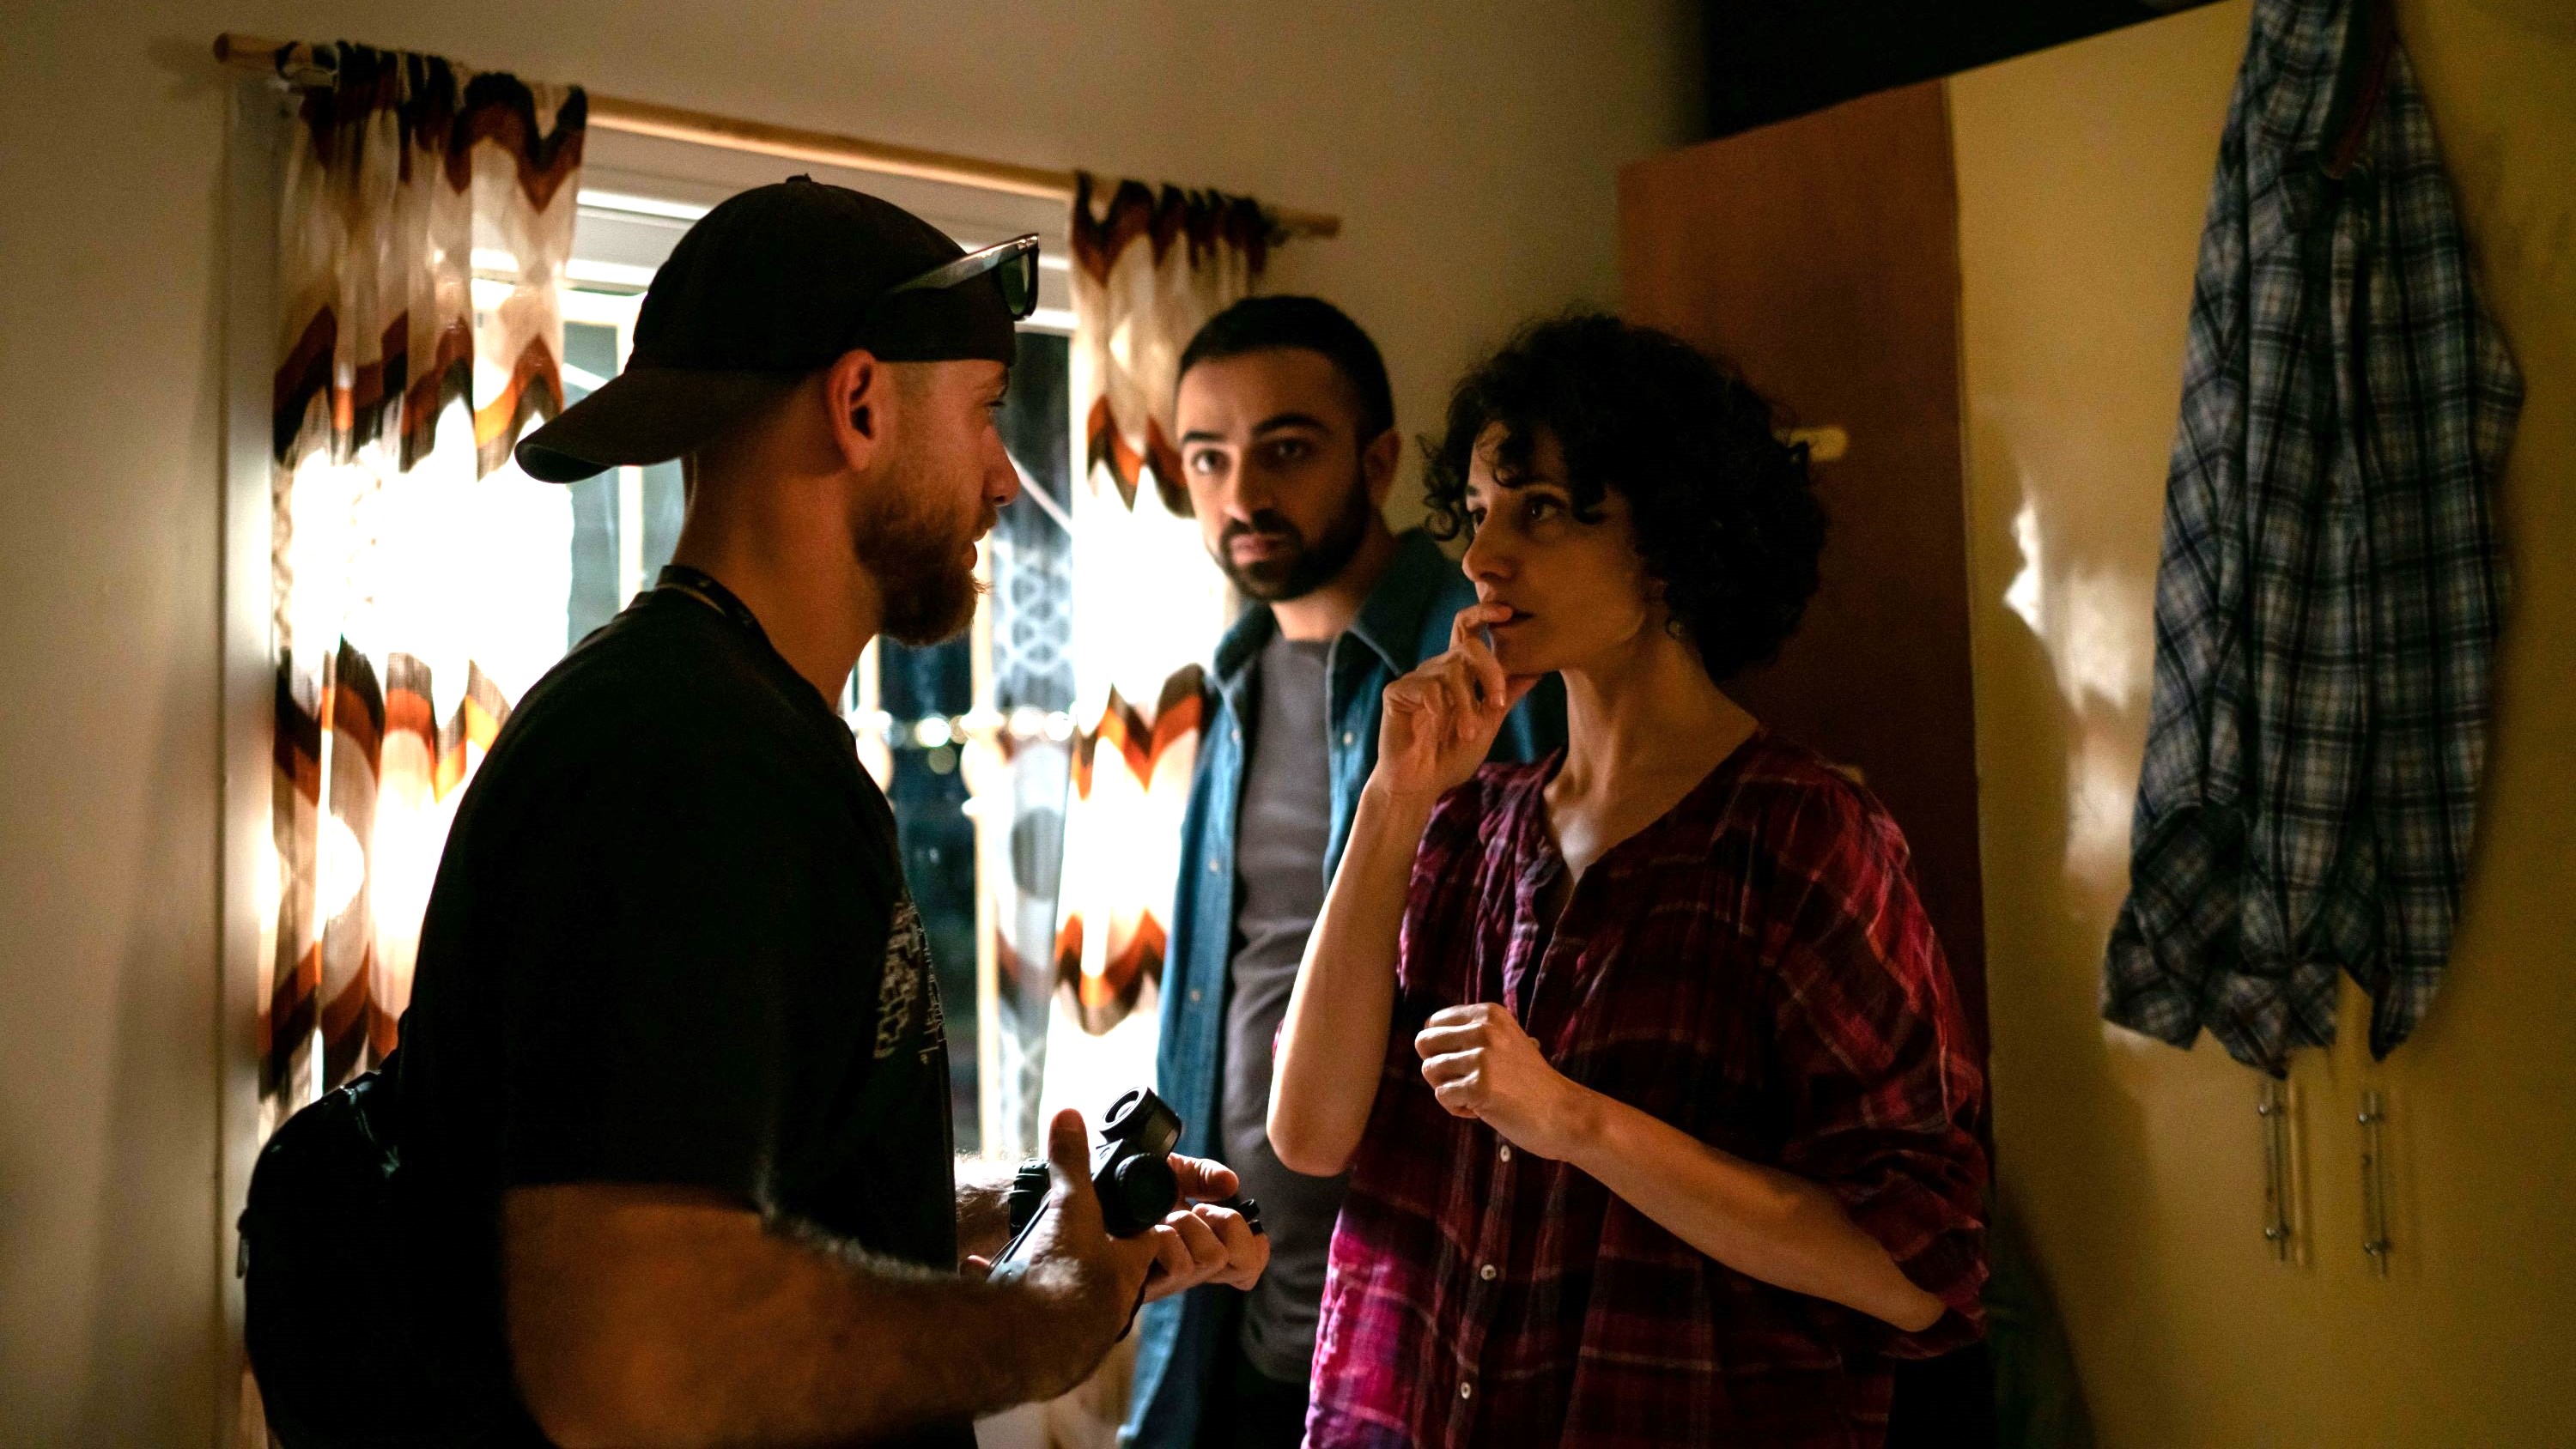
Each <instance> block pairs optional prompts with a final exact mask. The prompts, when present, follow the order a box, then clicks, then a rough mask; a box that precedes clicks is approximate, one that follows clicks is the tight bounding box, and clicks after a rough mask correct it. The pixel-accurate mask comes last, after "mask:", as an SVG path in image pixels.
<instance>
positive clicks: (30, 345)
mask: <svg viewBox="0 0 2576 1449" xmlns="http://www.w3.org/2000/svg"><path fill="white" fill-rule="evenodd" d="M1399 10H1400V12H1401V13H1399ZM1695 11H1696V6H1694V5H1691V4H1689V3H1687V0H1615V3H1589V4H1587V3H1581V0H1482V3H1476V4H1472V5H1470V4H1465V3H1451V4H1448V5H1445V6H1442V7H1439V9H1438V12H1437V13H1431V11H1430V7H1422V6H1408V7H1392V6H1373V5H1362V4H1338V5H1337V4H1309V5H1297V6H1288V5H1276V4H1260V3H1248V0H1196V3H1190V4H1170V3H1156V0H1129V3H1118V4H1092V5H1082V6H1072V5H1037V4H1027V3H1009V4H985V5H979V6H969V5H966V4H963V3H957V0H949V3H939V0H901V3H892V4H880V5H872V6H867V7H860V6H852V5H840V6H834V5H826V4H821V3H808V4H801V5H800V4H794V3H789V0H726V3H722V4H686V5H684V4H680V3H676V0H661V3H657V4H650V5H647V4H637V3H632V0H629V3H624V4H610V3H603V0H569V3H559V4H552V5H548V4H531V3H528V0H452V3H448V4H443V5H439V6H434V7H425V8H399V7H382V6H366V7H361V6H358V5H354V4H338V5H325V4H283V3H277V0H231V3H228V4H224V5H212V4H197V3H169V4H159V5H142V4H120V5H115V6H108V5H99V4H86V5H75V4H65V3H55V0H16V3H13V4H11V5H10V6H9V7H8V10H7V14H6V18H5V19H0V1442H7V1443H10V1444H47V1445H53V1444H74V1443H95V1444H115V1445H143V1444H181V1443H206V1442H209V1441H210V1440H211V1439H212V1438H213V1437H214V1435H215V1419H216V1416H217V1408H216V1405H217V1404H218V1402H219V1394H218V1383H219V1381H220V1380H221V1379H222V1378H223V1377H224V1376H225V1375H226V1374H227V1373H228V1372H229V1371H230V1361H229V1358H228V1350H227V1349H226V1348H225V1347H224V1338H223V1330H222V1327H221V1323H220V1311H219V1308H218V1303H219V1301H220V1300H219V1296H218V1293H217V1286H218V1284H219V1282H220V1281H221V1280H220V1276H219V1275H220V1274H221V1273H222V1272H223V1271H225V1267H224V1265H222V1264H221V1263H220V1261H219V1260H220V1257H221V1253H222V1251H223V1250H222V1247H221V1243H222V1241H223V1238H222V1235H220V1234H219V1233H218V1231H217V1223H216V1218H217V1205H216V1198H217V1190H216V1187H215V1168H216V1146H215V1132H216V1121H215V1082H216V1065H215V1061H216V1043H217V1033H218V1031H219V1030H220V1029H221V1023H219V1021H218V1020H217V1010H216V1004H215V1003H216V986H217V976H216V967H215V930H216V909H217V901H216V888H217V876H216V855H217V846H218V829H217V819H216V811H217V775H218V762H217V749H218V739H217V708H216V706H217V701H216V690H217V686H218V680H217V631H218V625H219V618H220V605H221V599H220V597H219V588H218V578H219V571H218V552H217V550H218V544H219V536H218V535H219V526H220V519H219V505H220V502H221V493H220V488H219V480H220V473H219V451H220V449H221V447H222V437H221V431H222V414H221V408H220V406H219V402H220V398H221V396H222V393H221V386H220V384H221V378H220V374H219V368H218V357H219V355H220V348H221V345H222V338H221V336H220V328H221V324H222V310H221V307H220V305H219V298H220V295H221V286H220V279H221V277H222V275H223V273H222V260H221V258H220V256H219V255H218V243H219V241H220V238H221V222H222V216H221V197H222V192H221V183H222V159H223V157H222V133H223V116H224V109H225V102H226V96H227V91H228V87H229V86H230V85H231V84H232V81H231V79H230V78H229V76H227V75H226V74H225V73H222V72H220V71H218V70H217V69H216V68H215V67H214V65H213V64H212V62H211V61H210V60H209V59H208V58H207V45H208V42H209V41H211V39H212V38H213V36H214V34H215V33H216V32H217V31H219V30H224V29H233V30H239V31H244V32H248V33H253V34H265V35H274V36H287V37H305V38H313V39H338V38H348V39H356V40H365V41H369V42H373V43H377V44H386V45H400V46H408V47H414V48H419V49H426V50H434V51H439V52H442V53H445V54H449V55H452V56H455V57H457V58H459V59H462V60H465V61H469V62H472V63H477V64H482V65H490V66H497V67H504V68H509V69H513V70H517V71H519V72H520V73H522V74H525V75H528V76H531V77H536V78H546V79H560V80H569V81H579V82H583V83H586V84H588V85H591V86H593V87H594V88H596V89H599V90H601V91H604V92H608V93H612V94H616V95H621V96H630V97H635V98H639V99H651V100H658V101H664V102H669V103H673V104H678V105H685V106H693V107H699V108H703V109H707V110H713V111H720V112H728V113H733V114H739V115H745V116H754V117H759V118H762V119H767V120H772V121H778V122H783V123H788V124H796V125H805V126H812V127H819V128H825V129H832V130H839V131H846V132H851V133H855V134H860V135H867V136H874V137H880V138H883V139H887V140H894V141H903V142H909V143H912V144H916V145H924V146H933V147H938V148H942V149H948V150H956V151H964V152H969V153H976V154H984V155H991V156H996V157H1003V158H1008V159H1012V160H1018V161H1024V162H1029V163H1035V164H1042V165H1056V166H1077V165H1078V166H1086V167H1090V168H1092V169H1095V170H1100V171H1106V172H1112V173H1127V174H1135V175H1140V176H1146V177H1154V178H1163V179H1171V180H1178V181H1186V182H1194V183H1200V184H1211V185H1219V186H1224V187H1228V188H1232V189H1238V190H1243V191H1248V192H1251V193H1253V194H1255V195H1258V196H1261V197H1264V198H1266V199H1271V200H1275V201H1277V202H1279V203H1282V204H1286V205H1291V206H1297V207H1304V208H1309V209H1314V210H1324V211H1333V212H1338V213H1340V214H1341V215H1342V217H1343V218H1344V222H1345V230H1344V233H1343V236H1342V238H1341V239H1340V240H1338V241H1334V242H1326V243H1315V244H1301V245H1296V246H1292V247H1290V248H1289V249H1287V250H1286V251H1285V252H1283V253H1282V254H1281V255H1280V258H1279V263H1278V266H1277V270H1276V271H1275V273H1274V274H1273V279H1272V285H1273V287H1274V289H1283V290H1284V289H1298V290H1313V291H1317V292H1321V293H1323V294H1324V295H1327V296H1330V297H1333V298H1334V299H1336V300H1338V301H1340V302H1341V303H1343V304H1344V305H1345V306H1347V307H1348V308H1349V309H1350V310H1351V311H1352V312H1353V313H1354V314H1355V315H1356V316H1358V317H1359V318H1360V320H1361V321H1362V322H1363V323H1365V324H1366V325H1368V326H1369V327H1370V328H1371V329H1372V330H1373V331H1375V333H1376V334H1377V336H1378V338H1379V340H1380V342H1381V343H1382V344H1383V345H1384V346H1385V348H1386V351H1387V353H1388V360H1389V363H1390V364H1391V366H1392V368H1393V372H1394V376H1395V382H1396V391H1397V400H1398V407H1399V410H1400V412H1401V415H1402V421H1403V423H1404V424H1405V425H1406V426H1407V427H1408V428H1411V429H1415V430H1420V429H1423V428H1427V427H1429V426H1431V425H1432V423H1433V422H1434V421H1435V420H1436V416H1437V410H1438V407H1439V405H1440V402H1441V399H1442V396H1443V390H1444V388H1445V387H1446V385H1447V383H1448V382H1449V381H1450V380H1451V379H1452V378H1453V377H1454V376H1455V375H1456V374H1457V372H1458V371H1459V369H1460V368H1461V367H1462V366H1463V365H1464V364H1465V363H1466V362H1467V361H1468V360H1469V359H1470V358H1471V357H1472V356H1474V355H1475V354H1476V353H1477V352H1478V351H1479V350H1480V349H1482V348H1484V347H1486V346H1488V345H1490V344H1491V343H1493V342H1494V341H1497V340H1499V338H1500V336H1501V334H1502V333H1503V332H1504V331H1505V330H1506V329H1507V328H1508V327H1509V326H1510V325H1511V324H1512V323H1513V322H1514V321H1516V320H1518V319H1519V318H1521V317H1522V316H1524V315H1526V314H1528V313H1531V312H1533V311H1537V310H1545V309H1552V308H1555V307H1557V306H1560V305H1563V304H1564V303H1566V302H1568V301H1571V300H1575V299H1589V300H1592V301H1595V302H1599V303H1603V304H1608V303H1612V302H1615V300H1616V298H1615V278H1616V273H1615V236H1614V211H1613V204H1612V177H1613V175H1614V173H1615V171H1616V168H1617V167H1618V165H1619V164H1620V163H1622V162H1624V161H1628V160H1632V159H1635V158H1636V157H1638V156H1641V155H1645V154H1648V153H1650V152H1652V151H1656V150H1659V149H1662V148H1664V147H1666V146H1669V145H1672V144H1675V143H1677V142H1678V141H1680V140H1682V139H1683V127H1684V125H1685V117H1686V116H1687V115H1689V114H1690V110H1691V101H1690V96H1691V91H1692V83H1691V80H1690V75H1691V72H1692V71H1694V70H1695V69H1696V64H1695V59H1694V57H1695V55H1696V39H1695V36H1694V34H1693V32H1692V29H1691V22H1690V20H1689V16H1690V15H1691V14H1693V13H1695Z"/></svg>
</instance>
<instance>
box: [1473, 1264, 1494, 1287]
mask: <svg viewBox="0 0 2576 1449" xmlns="http://www.w3.org/2000/svg"><path fill="white" fill-rule="evenodd" d="M1476 1276H1477V1277H1479V1278H1482V1279H1484V1280H1485V1281H1486V1282H1488V1283H1491V1282H1493V1281H1494V1265H1493V1264H1491V1263H1487V1264H1486V1265H1485V1266H1483V1267H1481V1268H1479V1269H1477V1270H1476Z"/></svg>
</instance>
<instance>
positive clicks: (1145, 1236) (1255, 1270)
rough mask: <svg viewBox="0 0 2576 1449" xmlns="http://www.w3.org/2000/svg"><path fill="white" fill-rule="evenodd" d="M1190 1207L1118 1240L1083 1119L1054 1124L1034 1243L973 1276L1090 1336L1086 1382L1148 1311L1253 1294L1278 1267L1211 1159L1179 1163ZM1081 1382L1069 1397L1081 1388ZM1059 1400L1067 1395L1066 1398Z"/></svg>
mask: <svg viewBox="0 0 2576 1449" xmlns="http://www.w3.org/2000/svg"><path fill="white" fill-rule="evenodd" d="M1168 1161H1169V1162H1170V1164H1171V1169H1172V1174H1173V1176H1174V1178H1175V1179H1177V1181H1178V1183H1179V1186H1180V1198H1181V1203H1182V1206H1180V1207H1177V1208H1175V1209H1174V1210H1172V1211H1171V1212H1170V1213H1168V1214H1167V1215H1165V1216H1164V1218H1163V1220H1162V1221H1161V1222H1158V1223H1155V1224H1154V1225H1152V1226H1151V1227H1148V1228H1146V1229H1145V1230H1144V1231H1143V1232H1140V1233H1137V1234H1135V1235H1134V1236H1132V1237H1124V1238H1122V1237H1113V1236H1112V1235H1111V1234H1110V1232H1109V1230H1108V1225H1107V1222H1106V1220H1105V1218H1104V1215H1103V1212H1102V1209H1101V1203H1100V1196H1099V1193H1098V1192H1097V1191H1096V1190H1095V1189H1094V1188H1093V1186H1092V1180H1091V1179H1092V1163H1091V1153H1090V1137H1089V1134H1088V1133H1087V1132H1086V1131H1085V1129H1084V1127H1083V1121H1082V1114H1081V1113H1079V1112H1076V1111H1072V1110H1070V1109H1068V1110H1066V1111H1062V1112H1059V1113H1057V1114H1056V1116H1055V1120H1054V1121H1053V1122H1052V1123H1051V1124H1049V1127H1048V1133H1047V1164H1048V1171H1049V1176H1050V1179H1051V1181H1050V1185H1049V1188H1048V1192H1047V1200H1046V1205H1045V1207H1043V1208H1042V1209H1040V1211H1039V1217H1038V1220H1037V1221H1036V1222H1035V1223H1033V1224H1032V1225H1031V1226H1030V1228H1029V1234H1028V1237H1027V1239H1026V1240H1025V1241H1024V1242H1022V1243H1021V1244H1020V1245H1019V1249H1018V1251H1017V1252H1016V1253H1013V1254H1011V1255H1010V1258H1009V1261H1007V1262H1006V1263H1004V1264H1003V1265H1002V1266H1001V1267H999V1268H998V1269H996V1268H993V1267H992V1265H991V1264H990V1263H988V1262H986V1261H985V1260H984V1259H982V1258H970V1259H968V1260H967V1263H968V1265H969V1267H970V1268H972V1269H976V1270H979V1271H991V1272H992V1273H993V1275H994V1278H995V1281H1009V1280H1012V1279H1017V1280H1019V1281H1020V1282H1022V1283H1024V1284H1026V1285H1027V1286H1028V1288H1029V1289H1031V1290H1032V1291H1034V1292H1036V1293H1038V1294H1040V1295H1042V1296H1044V1297H1047V1298H1049V1299H1053V1300H1054V1301H1055V1302H1057V1303H1058V1304H1060V1305H1062V1306H1063V1308H1064V1309H1065V1310H1067V1312H1068V1315H1069V1316H1070V1317H1071V1318H1072V1319H1073V1320H1074V1321H1077V1322H1080V1323H1082V1324H1083V1325H1085V1327H1086V1328H1087V1329H1088V1330H1089V1331H1088V1332H1086V1333H1085V1335H1084V1336H1083V1343H1082V1345H1081V1351H1080V1353H1079V1355H1078V1357H1079V1358H1080V1360H1081V1363H1082V1369H1081V1371H1080V1372H1086V1373H1087V1372H1088V1371H1089V1367H1090V1365H1091V1364H1093V1363H1096V1362H1097V1361H1098V1359H1099V1357H1100V1355H1101V1353H1103V1352H1106V1351H1107V1348H1108V1345H1109V1344H1111V1343H1114V1342H1116V1341H1117V1339H1118V1337H1119V1336H1120V1335H1121V1334H1123V1333H1124V1332H1125V1331H1126V1327H1127V1323H1128V1320H1129V1319H1130V1318H1131V1317H1132V1316H1133V1315H1134V1313H1135V1310H1136V1307H1137V1305H1138V1304H1139V1303H1140V1302H1151V1301H1153V1300H1154V1299H1157V1298H1167V1297H1170V1296H1171V1295H1172V1294H1175V1293H1180V1292H1183V1291H1185V1290H1187V1289H1191V1288H1195V1287H1198V1286H1199V1285H1200V1284H1203V1283H1220V1284H1223V1285H1225V1286H1227V1287H1230V1288H1249V1287H1251V1286H1252V1284H1253V1282H1254V1280H1256V1279H1258V1278H1259V1277H1260V1276H1261V1272H1262V1270H1263V1269H1264V1268H1266V1267H1268V1266H1269V1263H1270V1242H1269V1239H1267V1238H1265V1237H1263V1236H1262V1235H1261V1234H1259V1233H1257V1232H1255V1231H1254V1230H1253V1228H1252V1226H1251V1224H1250V1223H1248V1222H1247V1221H1246V1220H1245V1219H1244V1217H1243V1215H1242V1214H1241V1213H1239V1212H1236V1211H1235V1210H1234V1209H1232V1208H1230V1207H1226V1206H1223V1205H1221V1204H1220V1203H1219V1202H1218V1201H1217V1200H1218V1199H1222V1198H1226V1197H1230V1196H1232V1195H1233V1193H1234V1191H1235V1187H1236V1181H1235V1175H1234V1173H1233V1172H1232V1171H1231V1170H1229V1169H1227V1168H1226V1167H1224V1166H1222V1165H1220V1164H1218V1163H1214V1162H1210V1161H1207V1160H1206V1159H1204V1158H1197V1157H1184V1156H1181V1155H1179V1154H1177V1153H1175V1154H1172V1155H1171V1156H1170V1158H1169V1159H1168ZM1079 1378H1080V1373H1076V1374H1075V1376H1074V1379H1072V1380H1068V1381H1067V1383H1066V1384H1065V1385H1063V1386H1062V1387H1065V1388H1069V1387H1071V1385H1072V1383H1073V1382H1075V1381H1078V1380H1079ZM1058 1391H1060V1390H1058Z"/></svg>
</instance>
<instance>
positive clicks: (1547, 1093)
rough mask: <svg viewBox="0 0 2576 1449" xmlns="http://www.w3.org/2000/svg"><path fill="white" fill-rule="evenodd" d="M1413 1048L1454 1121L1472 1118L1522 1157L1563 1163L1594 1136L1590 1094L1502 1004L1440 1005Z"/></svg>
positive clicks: (1434, 1089) (1424, 1073)
mask: <svg viewBox="0 0 2576 1449" xmlns="http://www.w3.org/2000/svg"><path fill="white" fill-rule="evenodd" d="M1413 1050H1414V1052H1415V1053H1416V1054H1417V1055H1419V1056H1420V1057H1421V1058H1422V1079H1423V1080H1424V1081H1426V1082H1429V1083H1430V1084H1431V1091H1432V1094H1433V1095H1434V1096H1436V1097H1438V1098H1439V1099H1440V1105H1441V1106H1442V1107H1444V1108H1447V1109H1448V1111H1449V1114H1450V1115H1451V1116H1453V1117H1471V1118H1474V1119H1475V1120H1477V1121H1479V1122H1482V1123H1484V1124H1485V1125H1486V1126H1488V1127H1491V1128H1493V1129H1494V1130H1495V1131H1496V1132H1498V1133H1501V1134H1502V1136H1503V1138H1504V1140H1506V1141H1508V1142H1510V1143H1511V1144H1512V1145H1513V1146H1515V1147H1518V1148H1520V1149H1522V1150H1523V1151H1525V1152H1535V1153H1537V1154H1538V1155H1539V1156H1541V1157H1545V1158H1550V1159H1553V1160H1556V1161H1560V1162H1561V1161H1565V1160H1567V1159H1569V1158H1571V1157H1573V1156H1574V1155H1575V1154H1576V1153H1577V1152H1579V1151H1580V1150H1581V1148H1582V1145H1583V1144H1584V1143H1585V1142H1586V1141H1588V1140H1589V1139H1590V1137H1591V1135H1592V1132H1591V1127H1590V1126H1589V1123H1590V1119H1591V1106H1592V1102H1593V1096H1592V1093H1591V1091H1590V1089H1588V1088H1585V1087H1582V1086H1579V1085H1577V1084H1576V1083H1575V1082H1574V1081H1573V1080H1572V1079H1570V1078H1568V1077H1567V1076H1566V1075H1565V1074H1564V1073H1562V1072H1560V1071H1558V1070H1557V1069H1556V1068H1555V1067H1553V1066H1551V1065H1549V1064H1548V1060H1547V1054H1546V1053H1544V1052H1542V1051H1540V1050H1539V1046H1538V1043H1537V1042H1536V1041H1535V1040H1533V1039H1532V1038H1531V1036H1530V1034H1529V1033H1528V1032H1526V1031H1523V1030H1521V1024H1520V1023H1519V1022H1517V1021H1514V1020H1513V1019H1512V1014H1511V1012H1510V1011H1508V1010H1506V1009H1505V1008H1503V1007H1500V1006H1497V1005H1495V1004H1494V1003H1492V1002H1490V1001H1479V1002H1475V1003H1472V1004H1470V1005H1466V1006H1448V1007H1443V1008H1441V1009H1440V1010H1438V1011H1435V1012H1433V1013H1432V1014H1431V1019H1430V1020H1429V1021H1427V1022H1425V1023H1424V1024H1423V1027H1422V1030H1421V1032H1420V1033H1419V1034H1418V1035H1416V1036H1415V1037H1414V1038H1413Z"/></svg>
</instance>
